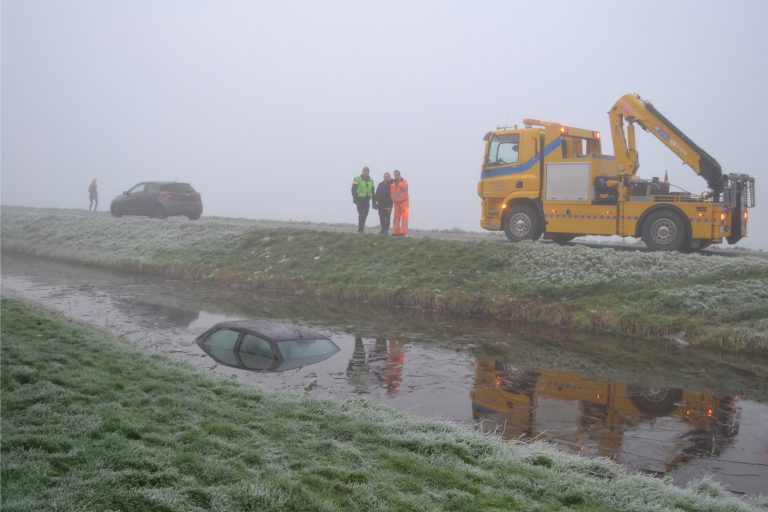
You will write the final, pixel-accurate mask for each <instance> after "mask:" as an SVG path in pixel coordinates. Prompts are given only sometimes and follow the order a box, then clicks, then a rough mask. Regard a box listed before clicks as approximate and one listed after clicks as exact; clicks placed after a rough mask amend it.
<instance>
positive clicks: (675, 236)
mask: <svg viewBox="0 0 768 512" xmlns="http://www.w3.org/2000/svg"><path fill="white" fill-rule="evenodd" d="M687 238H688V236H687V234H686V232H685V224H683V220H682V219H681V218H680V216H679V215H677V214H676V213H674V212H671V211H669V210H662V211H658V212H653V213H651V214H650V215H649V216H648V218H647V219H645V222H644V223H643V235H642V239H643V242H645V245H646V246H648V249H650V250H652V251H677V250H680V249H682V248H683V247H684V246H685V243H686V239H687Z"/></svg>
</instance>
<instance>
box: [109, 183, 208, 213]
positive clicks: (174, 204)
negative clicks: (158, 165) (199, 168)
mask: <svg viewBox="0 0 768 512" xmlns="http://www.w3.org/2000/svg"><path fill="white" fill-rule="evenodd" d="M109 211H110V212H112V215H114V216H115V217H122V216H123V215H147V216H149V217H155V218H158V219H164V218H166V217H169V216H171V215H186V216H187V217H189V219H190V220H197V219H199V218H200V216H201V215H202V214H203V201H202V199H201V198H200V194H199V193H198V192H197V191H196V190H195V189H194V188H192V185H190V184H189V183H179V182H176V181H144V182H142V183H139V184H138V185H136V186H135V187H132V188H131V189H130V190H126V191H125V192H123V193H122V194H120V195H119V196H117V197H116V198H114V199H113V200H112V205H111V206H110V208H109Z"/></svg>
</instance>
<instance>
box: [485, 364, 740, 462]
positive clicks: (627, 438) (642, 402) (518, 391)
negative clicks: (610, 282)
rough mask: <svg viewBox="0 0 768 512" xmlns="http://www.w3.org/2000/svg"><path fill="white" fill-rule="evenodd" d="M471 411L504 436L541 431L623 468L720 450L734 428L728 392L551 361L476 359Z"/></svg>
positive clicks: (539, 433) (519, 436) (523, 436)
mask: <svg viewBox="0 0 768 512" xmlns="http://www.w3.org/2000/svg"><path fill="white" fill-rule="evenodd" d="M475 370H476V373H475V375H476V380H475V387H474V389H473V391H472V393H471V398H472V414H473V418H474V419H475V420H476V421H479V428H481V429H482V430H483V431H489V432H499V431H500V433H501V434H502V436H503V437H504V438H506V439H521V440H525V439H535V438H542V439H547V440H550V441H553V442H555V443H556V444H558V445H562V446H566V447H568V448H570V449H573V450H575V451H578V452H580V453H583V454H585V455H589V456H605V457H611V458H614V459H616V461H617V462H619V463H621V464H624V465H625V466H627V467H628V468H630V469H635V470H643V471H647V472H652V473H659V474H663V473H667V472H669V471H670V470H671V469H673V468H674V467H676V466H677V465H679V464H680V463H682V462H684V461H686V460H688V459H690V458H693V457H697V456H704V455H706V456H712V455H717V454H719V452H720V451H722V449H723V448H724V447H726V446H727V445H728V444H729V443H730V440H731V439H732V438H733V437H734V436H735V435H736V434H737V433H738V417H737V413H736V408H735V401H736V399H735V398H732V397H718V396H716V395H714V394H713V393H710V392H707V391H695V392H694V391H686V390H683V389H680V388H666V387H647V386H634V385H629V384H625V383H621V382H616V381H615V380H603V381H598V380H592V379H589V378H586V377H584V376H583V375H581V374H580V373H577V372H567V371H561V370H556V369H551V368H542V369H539V370H518V369H515V368H511V367H509V366H508V365H505V364H504V363H502V362H499V361H495V360H493V359H479V360H478V361H477V362H476V363H475Z"/></svg>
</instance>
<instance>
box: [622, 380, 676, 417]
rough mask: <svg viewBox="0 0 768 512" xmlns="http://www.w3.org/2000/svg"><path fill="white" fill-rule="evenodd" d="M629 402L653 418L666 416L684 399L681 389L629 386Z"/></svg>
mask: <svg viewBox="0 0 768 512" xmlns="http://www.w3.org/2000/svg"><path fill="white" fill-rule="evenodd" d="M628 392H629V400H630V402H632V405H634V406H635V407H637V409H638V410H639V411H640V412H643V413H645V414H649V415H651V416H665V415H667V414H669V413H671V412H672V411H674V410H675V409H677V404H678V403H680V401H681V400H682V399H683V390H682V389H679V388H662V387H658V388H657V387H645V386H629V389H628Z"/></svg>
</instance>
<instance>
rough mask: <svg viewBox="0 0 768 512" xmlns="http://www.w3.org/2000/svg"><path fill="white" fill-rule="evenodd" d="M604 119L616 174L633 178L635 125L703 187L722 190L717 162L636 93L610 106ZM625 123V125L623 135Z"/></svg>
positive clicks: (721, 176)
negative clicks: (607, 122)
mask: <svg viewBox="0 0 768 512" xmlns="http://www.w3.org/2000/svg"><path fill="white" fill-rule="evenodd" d="M608 117H609V118H610V123H611V131H612V135H613V147H614V151H615V153H616V165H617V170H618V173H619V174H629V175H632V176H634V175H635V173H637V169H638V167H639V166H640V163H639V159H638V155H637V149H636V146H635V128H634V123H637V124H639V125H640V126H641V127H642V128H643V129H644V130H645V131H648V132H651V133H652V134H653V135H654V136H655V137H656V138H657V139H659V140H660V141H661V142H662V143H663V144H664V145H665V146H667V147H668V148H669V149H670V150H672V152H673V153H675V154H676V155H677V156H678V157H680V159H681V160H682V161H683V163H685V164H687V165H688V166H689V167H691V168H692V169H693V170H694V171H696V173H697V174H699V175H700V176H702V177H703V178H704V179H705V180H707V185H709V188H710V189H712V191H713V192H714V193H715V194H720V193H721V192H722V191H723V186H724V181H723V170H722V168H721V167H720V164H719V163H717V160H715V159H714V158H713V157H712V156H710V155H709V154H708V153H707V152H706V151H704V150H703V149H701V148H700V147H699V146H697V145H696V144H695V143H694V142H693V141H692V140H691V139H689V138H688V137H687V136H686V135H685V134H684V133H683V132H681V131H680V129H679V128H677V127H676V126H675V125H674V124H672V123H671V122H670V121H669V120H668V119H667V118H666V117H664V116H663V115H662V114H661V113H660V112H659V111H658V110H656V109H655V108H654V107H653V105H651V103H650V102H648V101H644V100H643V99H642V98H640V96H638V95H637V94H625V95H624V96H622V97H621V98H619V101H617V102H616V103H615V104H614V105H613V108H611V110H610V111H609V112H608ZM625 122H626V123H628V126H627V133H626V134H625V132H624V123H625Z"/></svg>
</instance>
